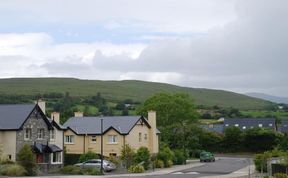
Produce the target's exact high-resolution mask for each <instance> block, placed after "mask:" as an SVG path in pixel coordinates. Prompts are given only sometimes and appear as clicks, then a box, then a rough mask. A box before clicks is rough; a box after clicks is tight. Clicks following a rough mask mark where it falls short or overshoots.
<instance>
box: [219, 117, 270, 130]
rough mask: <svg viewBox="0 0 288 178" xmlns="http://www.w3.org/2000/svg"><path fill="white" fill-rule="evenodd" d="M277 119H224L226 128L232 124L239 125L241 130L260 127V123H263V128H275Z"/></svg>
mask: <svg viewBox="0 0 288 178" xmlns="http://www.w3.org/2000/svg"><path fill="white" fill-rule="evenodd" d="M275 121H276V119H275V118H233V119H225V120H224V128H226V127H230V126H237V125H238V127H239V128H240V129H241V130H245V129H251V128H257V127H260V126H259V124H262V128H270V129H275V128H276V126H275V125H276V124H275Z"/></svg>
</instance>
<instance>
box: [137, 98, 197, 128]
mask: <svg viewBox="0 0 288 178" xmlns="http://www.w3.org/2000/svg"><path fill="white" fill-rule="evenodd" d="M149 110H154V111H156V112H157V124H158V126H167V125H171V124H174V123H181V124H182V125H183V124H188V123H192V122H193V121H195V120H196V119H198V114H197V112H196V110H195V106H194V103H193V100H192V98H191V97H190V95H188V94H183V93H177V94H169V93H159V94H156V95H154V96H152V97H151V98H149V99H147V100H146V101H145V102H144V103H143V104H142V106H140V107H139V108H138V114H141V115H146V114H147V112H148V111H149Z"/></svg>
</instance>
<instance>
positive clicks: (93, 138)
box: [90, 135, 97, 143]
mask: <svg viewBox="0 0 288 178" xmlns="http://www.w3.org/2000/svg"><path fill="white" fill-rule="evenodd" d="M90 142H91V143H96V142H97V136H96V135H91V139H90Z"/></svg>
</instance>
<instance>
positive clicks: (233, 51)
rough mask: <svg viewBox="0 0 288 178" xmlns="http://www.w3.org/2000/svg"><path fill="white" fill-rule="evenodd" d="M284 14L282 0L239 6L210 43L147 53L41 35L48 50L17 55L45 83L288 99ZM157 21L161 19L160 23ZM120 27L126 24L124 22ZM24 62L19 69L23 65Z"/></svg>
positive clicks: (175, 44) (181, 43)
mask: <svg viewBox="0 0 288 178" xmlns="http://www.w3.org/2000/svg"><path fill="white" fill-rule="evenodd" d="M122 2H124V1H122ZM125 2H126V1H125ZM181 2H182V1H181ZM207 2H208V1H207ZM142 3H143V2H142ZM168 4H169V3H168ZM130 5H131V4H127V6H130ZM157 5H159V4H157V3H156V6H157ZM182 5H183V4H182ZM167 6H168V5H167ZM167 6H166V5H165V8H167V9H166V10H167V13H168V9H169V8H168V7H167ZM116 7H117V6H116ZM131 7H132V5H131ZM188 7H189V6H188ZM287 7H288V2H287V1H285V0H279V1H277V3H276V2H275V1H272V0H264V1H263V0H254V1H245V0H241V1H237V5H236V6H235V9H236V18H235V20H234V21H233V22H229V23H227V24H226V25H220V26H217V27H214V28H210V30H208V31H207V33H206V34H205V35H200V36H197V37H191V38H189V37H180V38H159V39H157V40H156V41H154V43H151V44H149V45H145V44H128V45H127V44H125V45H123V44H111V43H107V42H96V43H72V44H68V43H65V44H54V43H53V39H52V40H51V39H50V40H45V39H49V37H48V38H47V37H46V36H45V35H44V36H43V40H39V41H44V42H42V43H39V44H40V45H39V46H38V45H36V46H37V47H36V46H35V45H34V46H33V45H27V46H28V47H29V46H30V48H28V49H30V53H24V52H23V53H22V52H21V51H20V52H19V51H18V53H17V55H20V56H22V58H25V59H26V58H29V59H30V60H31V58H33V60H32V61H33V62H29V64H30V65H28V64H25V66H24V67H26V66H27V65H28V66H35V65H36V66H38V70H42V71H43V72H42V73H45V74H46V75H48V76H71V77H79V78H89V79H104V80H107V79H113V80H120V79H142V80H148V81H158V82H168V83H173V84H178V85H182V86H190V87H207V88H218V89H228V90H232V91H238V92H250V91H261V92H267V93H270V94H277V95H283V96H284V95H286V96H287V90H288V83H287V76H288V72H287V69H286V68H287V66H288V60H287V58H288V50H287V46H288V35H287V31H288V21H287V20H286V17H288V10H287ZM171 8H172V7H171ZM144 9H145V8H144ZM154 11H156V10H155V9H154V10H153V8H152V12H154ZM171 11H173V10H171ZM131 12H134V11H132V10H131ZM173 12H174V11H173ZM184 12H186V11H185V10H184ZM87 13H88V12H87ZM112 14H113V13H112ZM124 14H125V13H124ZM143 14H144V13H143ZM146 14H148V13H146ZM146 14H145V15H144V16H145V17H146ZM164 14H165V13H164ZM126 15H127V16H129V14H126ZM152 15H153V13H152ZM147 16H148V15H147ZM162 16H163V14H160V17H162ZM160 17H157V18H156V20H155V23H156V22H157V19H158V20H159V19H160ZM79 18H80V17H79ZM123 19H126V18H125V15H123ZM139 19H140V18H139ZM143 19H145V18H143ZM143 19H142V20H143ZM176 19H180V17H175V19H174V17H171V22H173V21H175V20H176ZM166 20H167V19H166ZM180 21H181V19H180ZM163 22H165V19H164V21H163ZM149 23H150V22H149ZM151 24H152V25H153V22H152V23H151ZM192 24H193V23H192ZM220 24H221V23H220ZM121 25H123V24H121V23H120V24H118V23H117V22H115V23H114V22H113V23H112V22H111V23H110V25H109V28H119V26H121ZM161 26H162V25H161ZM168 26H169V25H168ZM176 26H177V25H176ZM162 27H163V26H162ZM154 28H155V29H157V28H158V27H156V26H154ZM159 28H160V26H159ZM174 29H177V27H176V28H174ZM183 29H184V28H183ZM185 29H189V28H185ZM164 30H165V29H164ZM190 30H191V29H190ZM176 31H177V30H176ZM180 31H181V30H180ZM40 36H41V35H40ZM36 41H37V40H36ZM51 41H52V42H51ZM35 43H36V42H35ZM29 44H30V42H29ZM31 44H34V42H33V43H32V42H31ZM24 46H25V45H24ZM31 46H32V47H31ZM14 48H15V49H14ZM11 50H12V51H13V50H15V51H17V47H15V46H13V45H12V47H11ZM23 51H24V50H23ZM31 51H32V52H31ZM35 54H37V55H35ZM2 55H11V54H10V53H8V54H5V53H4V54H2ZM39 56H40V57H39ZM30 57H31V58H30ZM22 58H21V59H22ZM39 58H41V59H39ZM21 59H18V60H17V61H18V62H17V61H16V62H15V63H17V64H19V60H21ZM0 60H1V57H0ZM39 61H41V62H39ZM4 70H5V69H4ZM30 75H33V74H31V73H30ZM2 76H3V75H2ZM4 76H5V75H4Z"/></svg>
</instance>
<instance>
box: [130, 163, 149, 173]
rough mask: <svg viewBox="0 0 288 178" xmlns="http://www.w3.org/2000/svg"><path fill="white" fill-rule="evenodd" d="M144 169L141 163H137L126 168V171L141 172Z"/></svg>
mask: <svg viewBox="0 0 288 178" xmlns="http://www.w3.org/2000/svg"><path fill="white" fill-rule="evenodd" d="M144 171H145V169H144V167H143V166H142V165H139V164H137V165H132V166H130V167H129V169H128V172H131V173H142V172H144Z"/></svg>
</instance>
